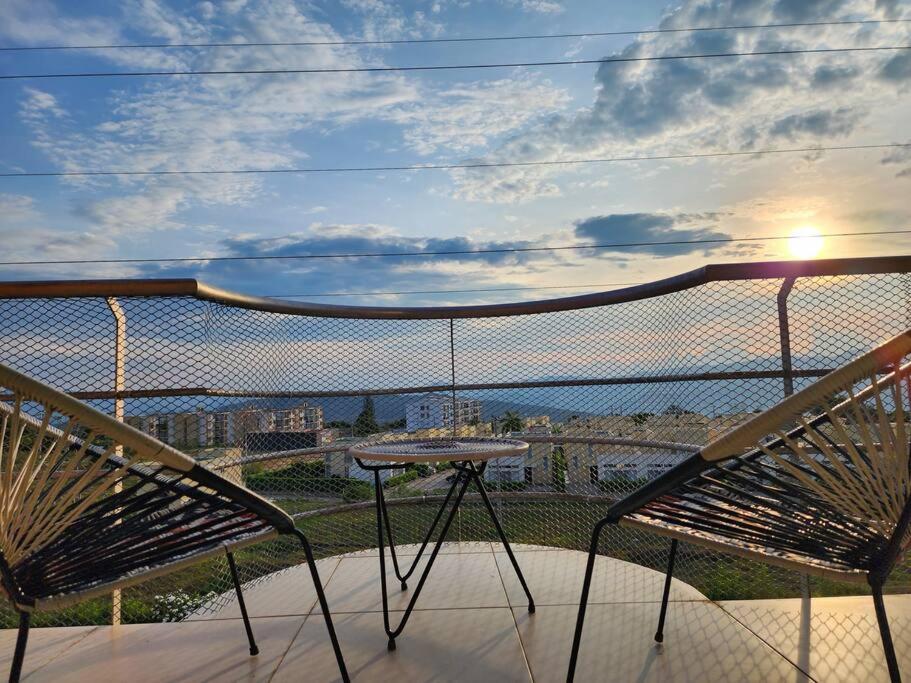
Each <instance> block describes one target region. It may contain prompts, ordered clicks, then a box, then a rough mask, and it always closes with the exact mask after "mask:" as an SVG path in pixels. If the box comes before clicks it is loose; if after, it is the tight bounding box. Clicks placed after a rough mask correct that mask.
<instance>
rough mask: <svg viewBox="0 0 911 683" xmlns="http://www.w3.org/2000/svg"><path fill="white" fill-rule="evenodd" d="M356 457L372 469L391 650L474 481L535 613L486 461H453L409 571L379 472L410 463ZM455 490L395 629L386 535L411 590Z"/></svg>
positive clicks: (402, 579) (395, 566) (398, 571)
mask: <svg viewBox="0 0 911 683" xmlns="http://www.w3.org/2000/svg"><path fill="white" fill-rule="evenodd" d="M356 460H357V464H358V465H359V466H360V467H361V468H363V469H364V470H367V471H371V472H373V482H374V487H375V491H376V535H377V544H378V547H379V554H380V584H381V588H382V594H383V627H384V628H385V629H386V635H387V636H388V637H389V643H388V648H389V649H390V650H394V649H395V639H396V638H397V637H398V636H399V635H400V634H401V633H402V630H403V629H404V628H405V624H406V623H407V622H408V618H409V617H410V616H411V612H412V610H413V609H414V605H415V603H416V602H417V600H418V596H420V594H421V590H422V589H423V588H424V582H425V581H426V580H427V576H428V575H429V574H430V569H431V568H432V567H433V563H434V561H435V560H436V558H437V555H438V554H439V553H440V548H441V547H442V546H443V541H444V539H445V538H446V534H447V533H448V532H449V527H450V526H452V521H453V520H454V519H455V516H456V514H457V513H458V510H459V506H460V505H461V504H462V498H463V497H464V496H465V491H466V490H467V489H468V485H469V484H471V483H472V482H474V484H475V486H476V487H477V489H478V493H480V494H481V499H482V500H483V501H484V505H485V507H486V508H487V512H488V514H489V515H490V519H491V521H492V522H493V525H494V527H495V528H496V530H497V535H498V536H499V537H500V542H501V543H502V544H503V547H504V548H505V550H506V554H507V555H508V556H509V561H510V562H511V563H512V566H513V569H515V571H516V576H517V577H518V578H519V583H521V584H522V589H523V590H524V591H525V595H526V596H528V611H529V612H530V613H534V611H535V601H534V599H533V598H532V597H531V591H529V590H528V584H527V583H526V582H525V577H524V576H523V575H522V570H521V569H520V568H519V562H518V561H517V560H516V556H515V555H514V554H513V552H512V548H510V547H509V541H508V540H507V539H506V533H505V532H504V531H503V526H502V525H501V524H500V520H499V519H498V518H497V514H496V512H495V511H494V509H493V505H492V504H491V502H490V498H489V497H488V495H487V489H486V488H485V487H484V480H483V475H484V470H485V469H486V468H487V461H484V462H483V463H481V465H480V466H476V465H475V464H474V462H473V461H471V460H461V461H454V462H453V463H452V465H453V467H454V468H455V470H456V472H457V474H456V477H455V479H454V480H453V482H452V485H451V486H450V487H449V491H448V493H447V494H446V498H445V499H444V500H443V504H442V505H441V506H440V509H439V510H438V511H437V514H436V517H435V518H434V520H433V524H431V525H430V529H429V530H428V531H427V535H426V536H425V537H424V540H423V542H422V543H421V547H420V549H419V550H418V553H417V555H416V556H415V557H414V559H413V560H412V562H411V566H410V567H409V568H408V571H406V572H404V573H402V570H401V568H400V567H399V561H398V557H397V556H396V554H395V540H394V538H393V536H392V524H391V523H390V521H389V511H388V510H387V509H386V496H385V493H384V491H383V482H382V481H381V479H380V472H382V471H383V470H389V469H402V468H404V467H407V464H399V463H382V464H376V463H370V464H368V463H367V462H364V461H363V460H362V459H360V458H356ZM453 494H455V502H454V503H453V505H452V509H451V510H450V511H449V515H448V516H447V517H446V521H445V522H444V524H443V529H442V531H440V535H439V537H438V538H437V540H436V542H435V543H434V545H433V549H432V550H431V552H430V558H429V559H428V560H427V566H425V567H424V571H423V572H422V573H421V576H420V578H419V579H418V583H417V586H416V587H415V589H414V593H412V595H411V599H410V600H409V602H408V606H407V607H406V608H405V613H404V615H402V619H401V621H399V625H398V626H396V627H395V629H393V628H391V627H390V623H389V593H388V588H387V585H386V583H387V582H386V551H385V541H384V538H386V537H388V539H389V551H390V555H391V556H392V566H393V569H394V571H395V576H396V578H397V579H398V580H399V582H400V586H401V589H402V590H403V591H405V590H408V579H409V578H410V577H411V575H412V574H413V573H414V571H415V569H417V566H418V563H419V562H420V561H421V557H423V555H424V551H425V550H426V549H427V545H428V543H430V539H431V537H432V536H433V532H434V531H435V530H436V528H437V526H438V525H439V523H440V519H442V517H443V513H444V512H445V510H446V507H447V506H448V505H449V502H450V500H452V498H453Z"/></svg>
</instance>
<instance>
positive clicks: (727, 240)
mask: <svg viewBox="0 0 911 683" xmlns="http://www.w3.org/2000/svg"><path fill="white" fill-rule="evenodd" d="M905 234H911V230H868V231H864V232H835V233H827V234H820V235H816V236H814V237H821V238H822V237H830V238H835V237H865V236H871V235H905ZM789 239H794V235H770V236H768V237H718V238H713V239H698V240H668V241H663V242H615V243H608V244H573V245H562V246H557V247H500V248H493V249H451V250H445V251H390V252H368V253H347V254H281V255H279V254H275V255H273V254H261V255H257V256H209V257H206V256H190V257H173V258H122V259H69V260H60V259H57V260H53V261H0V266H50V265H81V264H111V263H186V262H199V261H209V262H216V261H283V260H303V259H338V258H380V257H397V256H398V257H401V256H469V255H476V254H516V253H530V252H545V251H580V250H584V249H596V250H597V249H630V248H634V247H663V246H681V245H686V244H732V243H740V242H771V241H776V240H789Z"/></svg>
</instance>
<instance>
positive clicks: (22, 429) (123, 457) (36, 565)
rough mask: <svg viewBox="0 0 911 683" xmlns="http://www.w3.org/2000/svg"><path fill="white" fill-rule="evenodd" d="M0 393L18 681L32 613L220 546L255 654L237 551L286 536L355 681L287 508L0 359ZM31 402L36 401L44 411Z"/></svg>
mask: <svg viewBox="0 0 911 683" xmlns="http://www.w3.org/2000/svg"><path fill="white" fill-rule="evenodd" d="M0 388H3V389H5V391H6V394H5V396H6V397H7V398H8V397H9V396H10V395H12V401H11V402H9V403H8V402H6V401H5V400H3V399H0V588H2V589H3V592H4V593H5V594H6V596H7V597H8V598H9V600H10V602H11V603H12V605H13V608H14V609H15V610H16V612H17V613H18V614H19V631H18V635H17V639H16V646H15V650H14V653H13V661H12V665H11V668H10V675H9V680H10V681H11V683H15V682H16V681H18V680H19V678H20V675H21V673H22V665H23V662H24V659H25V651H26V646H27V643H28V635H29V628H30V624H31V614H32V612H33V611H35V610H38V609H54V608H58V607H63V606H66V605H71V604H75V603H78V602H81V601H84V600H87V599H89V598H92V597H98V596H101V595H109V594H110V593H111V591H113V590H116V589H120V588H125V587H127V586H131V585H134V584H137V583H140V582H142V581H145V580H147V579H150V578H153V577H155V576H161V575H164V574H167V573H170V572H173V571H177V570H178V569H182V568H184V567H187V566H189V565H192V564H195V563H198V562H201V561H203V560H205V559H209V558H212V557H216V556H219V555H221V553H225V554H226V557H227V560H228V566H229V569H230V572H231V579H232V581H233V583H234V590H235V592H236V594H237V601H238V605H239V607H240V612H241V617H242V620H243V624H244V629H245V631H246V634H247V640H248V643H249V648H250V654H251V655H256V654H258V652H259V648H258V647H257V645H256V640H255V638H254V635H253V629H252V626H251V624H250V618H249V615H248V613H247V606H246V603H245V601H244V596H243V591H242V589H241V584H240V579H239V576H238V573H237V565H236V562H235V558H234V551H235V550H237V549H239V548H242V547H245V546H248V545H251V544H253V543H257V542H260V541H263V540H265V539H268V538H274V537H276V536H279V535H292V536H294V537H295V538H296V539H297V540H298V541H299V542H300V544H301V546H302V548H303V550H304V554H305V556H306V561H307V565H308V566H309V568H310V575H311V578H312V580H313V585H314V587H315V589H316V593H317V597H318V600H319V603H320V607H321V608H322V612H323V617H324V619H325V622H326V629H327V630H328V632H329V638H330V640H331V642H332V647H333V650H334V652H335V657H336V660H337V662H338V667H339V672H340V673H341V677H342V679H343V680H344V681H346V682H347V681H348V680H349V676H348V672H347V669H346V667H345V661H344V657H343V656H342V651H341V647H340V646H339V642H338V638H337V636H336V633H335V628H334V626H333V624H332V617H331V614H330V612H329V606H328V604H327V601H326V595H325V591H324V590H323V585H322V581H321V580H320V577H319V572H318V570H317V567H316V562H315V559H314V556H313V550H312V548H311V547H310V543H309V541H308V540H307V537H306V536H305V535H304V534H303V532H301V531H300V530H299V529H297V528H296V526H295V524H294V520H293V519H292V518H291V517H290V516H289V515H288V514H287V513H285V512H284V511H283V510H282V509H281V508H278V507H276V506H275V505H273V504H272V503H270V502H269V501H267V500H265V499H263V498H261V497H260V496H258V495H256V494H255V493H253V492H251V491H249V490H247V489H245V488H244V487H242V486H239V485H238V484H235V483H234V482H231V481H229V480H227V479H225V478H223V477H221V476H220V475H218V474H216V473H214V472H212V471H211V470H209V469H207V468H206V467H204V466H202V465H200V464H198V463H196V462H195V461H194V460H193V459H192V458H190V457H188V456H186V455H184V454H183V453H181V452H179V451H177V450H175V449H173V448H171V447H170V446H167V445H165V444H163V443H161V442H159V441H157V440H155V439H154V438H152V437H151V436H149V435H147V434H144V433H142V432H140V431H138V430H136V429H134V428H132V427H130V426H129V425H126V424H124V423H122V422H119V421H117V420H115V419H113V418H112V417H110V416H108V415H105V414H104V413H101V412H99V411H97V410H95V409H94V408H91V407H90V406H88V405H86V404H84V403H82V402H80V401H78V400H76V399H74V398H73V397H71V396H69V395H67V394H65V393H62V392H60V391H57V390H55V389H53V388H51V387H49V386H47V385H45V384H43V383H41V382H39V381H37V380H35V379H33V378H31V377H28V376H26V375H23V374H21V373H19V372H17V371H15V370H13V369H11V368H9V367H7V366H5V365H3V364H0ZM30 406H33V407H35V408H40V411H38V415H39V416H38V417H36V416H35V415H33V414H32V413H33V412H35V411H29V410H28V408H29V407H30ZM55 416H58V417H59V419H60V421H61V422H63V424H62V425H61V426H57V425H55V424H53V423H54V422H55V419H54V418H55ZM26 435H27V436H28V438H26Z"/></svg>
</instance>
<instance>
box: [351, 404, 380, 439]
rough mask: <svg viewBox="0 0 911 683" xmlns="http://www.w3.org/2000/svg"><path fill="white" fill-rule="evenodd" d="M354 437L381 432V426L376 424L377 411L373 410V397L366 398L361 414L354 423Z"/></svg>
mask: <svg viewBox="0 0 911 683" xmlns="http://www.w3.org/2000/svg"><path fill="white" fill-rule="evenodd" d="M353 431H354V436H368V435H370V434H376V433H377V432H378V431H380V426H379V425H378V424H377V422H376V411H375V410H374V408H373V397H372V396H367V397H366V398H364V407H363V408H362V409H361V414H360V415H358V416H357V419H356V420H355V421H354V430H353Z"/></svg>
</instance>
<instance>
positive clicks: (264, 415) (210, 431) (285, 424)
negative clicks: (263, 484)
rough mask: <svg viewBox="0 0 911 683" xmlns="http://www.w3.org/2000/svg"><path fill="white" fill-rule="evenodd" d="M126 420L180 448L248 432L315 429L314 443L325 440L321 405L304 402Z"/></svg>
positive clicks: (236, 441) (224, 442)
mask: <svg viewBox="0 0 911 683" xmlns="http://www.w3.org/2000/svg"><path fill="white" fill-rule="evenodd" d="M125 421H126V422H127V424H130V425H132V426H133V427H136V428H137V429H138V430H140V431H142V432H145V433H146V434H149V435H151V436H154V437H155V438H156V439H158V440H159V441H163V442H164V443H166V444H168V445H171V446H174V447H176V448H183V449H197V448H210V447H214V446H233V445H242V444H245V443H246V442H247V435H248V434H276V433H282V434H301V433H305V432H316V433H317V435H316V437H315V445H321V443H322V442H323V441H324V439H323V437H322V436H321V432H322V431H323V409H322V407H321V406H318V405H310V404H309V403H306V402H302V403H300V404H298V405H296V406H292V407H290V408H278V409H272V408H253V407H249V408H241V409H238V410H232V411H223V412H208V411H205V410H203V409H202V408H199V409H197V410H196V411H195V412H182V413H153V414H150V415H128V416H127V417H126V419H125ZM258 439H259V441H258V442H257V443H258V445H261V444H262V443H264V441H263V439H264V437H258ZM297 440H298V441H301V442H303V441H313V440H314V437H313V436H308V437H299V438H298V439H297ZM292 441H295V439H290V438H289V439H285V440H284V441H283V442H282V443H291V442H292ZM275 450H281V449H275ZM284 450H289V449H284Z"/></svg>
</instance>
